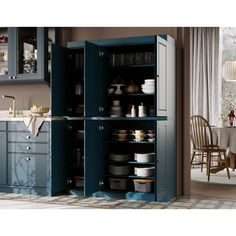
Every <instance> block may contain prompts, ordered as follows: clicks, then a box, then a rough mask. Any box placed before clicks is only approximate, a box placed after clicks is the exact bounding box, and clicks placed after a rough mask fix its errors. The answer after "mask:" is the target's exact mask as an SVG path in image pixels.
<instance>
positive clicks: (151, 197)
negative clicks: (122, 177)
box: [92, 191, 155, 201]
mask: <svg viewBox="0 0 236 236" xmlns="http://www.w3.org/2000/svg"><path fill="white" fill-rule="evenodd" d="M92 196H93V197H104V198H115V199H128V200H143V201H155V194H154V193H141V192H113V191H99V192H96V193H93V194H92Z"/></svg>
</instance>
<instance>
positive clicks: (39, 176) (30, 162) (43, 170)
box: [8, 153, 51, 187]
mask: <svg viewBox="0 0 236 236" xmlns="http://www.w3.org/2000/svg"><path fill="white" fill-rule="evenodd" d="M50 166H51V164H50V158H49V156H47V155H25V154H14V153H13V154H8V185H10V186H22V187H50V179H51V178H50V176H51V171H50Z"/></svg>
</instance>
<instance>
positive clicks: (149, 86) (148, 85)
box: [142, 79, 155, 94]
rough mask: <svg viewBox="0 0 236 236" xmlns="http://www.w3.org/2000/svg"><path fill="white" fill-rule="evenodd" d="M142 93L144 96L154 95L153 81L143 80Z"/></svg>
mask: <svg viewBox="0 0 236 236" xmlns="http://www.w3.org/2000/svg"><path fill="white" fill-rule="evenodd" d="M142 91H143V93H146V94H154V92H155V80H154V79H145V80H144V84H142Z"/></svg>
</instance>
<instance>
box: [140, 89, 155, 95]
mask: <svg viewBox="0 0 236 236" xmlns="http://www.w3.org/2000/svg"><path fill="white" fill-rule="evenodd" d="M142 91H143V93H146V94H154V93H155V91H154V90H147V89H142Z"/></svg>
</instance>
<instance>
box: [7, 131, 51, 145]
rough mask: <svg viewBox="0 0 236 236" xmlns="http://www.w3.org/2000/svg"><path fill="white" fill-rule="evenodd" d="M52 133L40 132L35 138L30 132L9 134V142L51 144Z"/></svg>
mask: <svg viewBox="0 0 236 236" xmlns="http://www.w3.org/2000/svg"><path fill="white" fill-rule="evenodd" d="M49 135H50V133H43V132H39V133H38V135H37V137H34V136H33V135H31V134H30V133H29V132H8V142H26V143H32V142H35V143H49V141H50V140H49Z"/></svg>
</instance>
